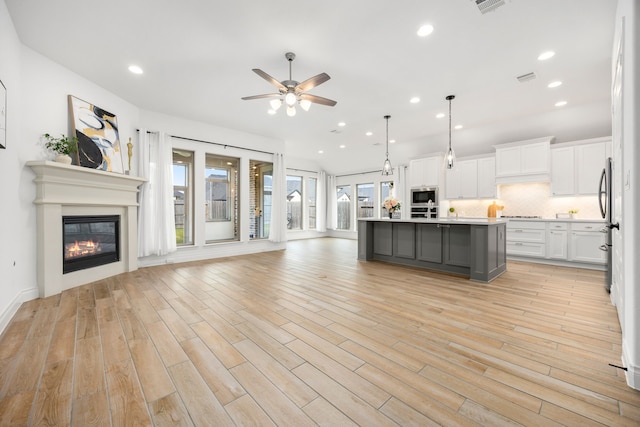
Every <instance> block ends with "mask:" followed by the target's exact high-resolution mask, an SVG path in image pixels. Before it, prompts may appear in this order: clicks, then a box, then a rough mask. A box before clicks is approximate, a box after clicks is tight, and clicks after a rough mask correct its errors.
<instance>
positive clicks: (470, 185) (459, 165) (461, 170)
mask: <svg viewBox="0 0 640 427" xmlns="http://www.w3.org/2000/svg"><path fill="white" fill-rule="evenodd" d="M477 181H478V162H477V160H463V161H458V162H456V163H455V164H454V166H453V169H446V170H445V184H446V185H445V190H446V198H447V199H476V198H477V197H478V185H477Z"/></svg>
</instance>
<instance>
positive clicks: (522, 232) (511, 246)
mask: <svg viewBox="0 0 640 427" xmlns="http://www.w3.org/2000/svg"><path fill="white" fill-rule="evenodd" d="M603 226H604V223H601V222H584V221H566V222H563V221H554V220H546V221H545V220H539V221H517V220H516V221H513V220H512V221H509V223H508V224H507V255H508V256H510V257H515V258H517V259H522V260H527V259H531V261H536V262H545V261H544V260H548V262H549V263H556V262H558V263H561V264H563V265H571V264H575V265H580V266H584V264H597V265H602V264H605V263H606V252H604V251H602V250H600V246H601V245H603V244H604V243H605V239H606V235H605V234H604V233H601V232H600V230H601V229H602V227H603Z"/></svg>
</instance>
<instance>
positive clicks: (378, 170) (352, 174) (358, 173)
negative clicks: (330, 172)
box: [336, 169, 380, 178]
mask: <svg viewBox="0 0 640 427" xmlns="http://www.w3.org/2000/svg"><path fill="white" fill-rule="evenodd" d="M374 172H376V173H379V172H380V169H377V170H374V171H369V172H356V173H348V174H346V175H336V178H341V177H343V176H354V175H366V174H368V173H374Z"/></svg>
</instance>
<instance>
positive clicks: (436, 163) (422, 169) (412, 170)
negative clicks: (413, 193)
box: [409, 156, 443, 187]
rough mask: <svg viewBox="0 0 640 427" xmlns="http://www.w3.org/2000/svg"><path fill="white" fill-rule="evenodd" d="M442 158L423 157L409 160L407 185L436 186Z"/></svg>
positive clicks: (438, 180) (438, 181)
mask: <svg viewBox="0 0 640 427" xmlns="http://www.w3.org/2000/svg"><path fill="white" fill-rule="evenodd" d="M442 162H443V158H442V157H440V156H433V157H425V158H423V159H415V160H411V161H410V162H409V185H410V186H411V187H438V186H439V185H440V174H441V171H442Z"/></svg>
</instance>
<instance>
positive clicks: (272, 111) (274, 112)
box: [267, 109, 276, 116]
mask: <svg viewBox="0 0 640 427" xmlns="http://www.w3.org/2000/svg"><path fill="white" fill-rule="evenodd" d="M267 114H271V115H272V116H273V115H274V114H276V110H273V109H269V110H267Z"/></svg>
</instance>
